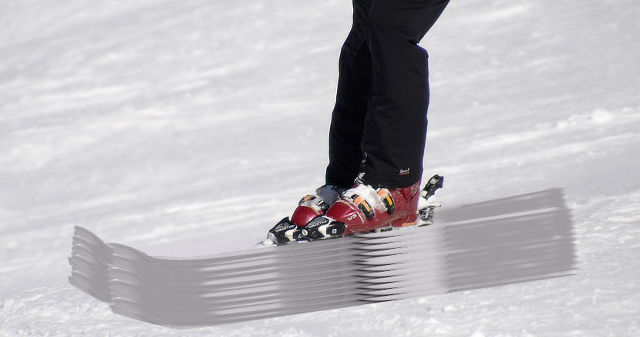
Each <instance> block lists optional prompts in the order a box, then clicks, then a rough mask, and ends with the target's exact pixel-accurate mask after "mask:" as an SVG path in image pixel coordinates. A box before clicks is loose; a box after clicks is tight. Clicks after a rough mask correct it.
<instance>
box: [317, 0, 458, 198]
mask: <svg viewBox="0 0 640 337" xmlns="http://www.w3.org/2000/svg"><path fill="white" fill-rule="evenodd" d="M448 2H449V0H353V26H352V27H351V31H350V32H349V35H348V37H347V39H346V41H345V42H344V45H343V46H342V50H341V52H340V64H339V78H338V93H337V95H336V104H335V107H334V109H333V113H332V118H331V127H330V130H329V166H328V167H327V171H326V183H327V184H333V185H338V186H343V187H350V186H351V185H352V184H353V181H354V179H355V178H356V177H357V176H358V174H359V173H364V175H363V180H364V182H365V183H366V184H369V185H373V186H374V187H405V186H410V185H412V184H414V183H415V182H417V181H418V180H419V179H420V178H421V177H422V161H423V156H424V149H425V141H426V135H427V107H428V105H429V83H428V67H427V59H428V57H429V56H428V54H427V51H426V50H424V49H423V48H421V47H420V46H418V42H420V40H421V39H422V37H424V35H425V34H426V33H427V31H428V30H429V29H430V28H431V26H432V25H433V24H434V23H435V21H436V19H437V18H438V17H439V16H440V14H441V13H442V11H443V10H444V8H445V7H446V5H447V4H448Z"/></svg>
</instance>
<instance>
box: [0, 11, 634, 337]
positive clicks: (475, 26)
mask: <svg viewBox="0 0 640 337" xmlns="http://www.w3.org/2000/svg"><path fill="white" fill-rule="evenodd" d="M350 17H351V12H350V2H349V1H335V0H322V1H320V0H308V1H294V0H271V1H261V0H256V1H251V2H238V1H231V0H218V1H204V0H185V1H179V2H176V1H159V0H155V1H152V0H134V1H127V2H119V1H99V2H96V1H88V0H68V1H64V2H60V1H52V0H28V1H23V0H21V1H18V0H7V1H3V2H2V4H0V60H2V61H1V62H0V261H2V264H1V265H0V275H1V277H0V335H1V336H43V335H44V336H83V335H91V336H94V335H111V336H148V335H154V336H172V335H175V336H178V335H179V336H184V335H188V336H204V335H216V336H370V337H375V336H409V335H412V336H474V337H480V336H487V337H488V336H527V337H530V336H638V335H640V319H638V317H640V284H639V281H638V280H639V279H640V176H639V174H638V172H640V161H639V160H638V159H637V157H638V155H639V154H640V153H639V152H638V147H639V146H640V133H639V132H638V129H639V128H640V98H639V96H638V93H639V92H640V79H639V77H638V74H640V62H639V61H638V60H640V44H638V43H637V41H638V38H639V36H638V32H639V31H640V4H638V3H637V1H633V0H608V1H593V0H588V1H577V0H567V1H551V0H539V1H535V2H532V1H525V0H492V1H479V0H468V1H458V2H456V1H453V2H452V3H451V4H450V5H449V8H447V10H446V11H445V13H444V14H443V16H442V18H441V20H440V21H439V22H438V23H437V24H436V25H435V26H434V28H433V29H432V31H431V32H430V33H429V34H428V36H427V38H426V39H425V40H424V41H423V42H422V45H423V46H425V47H426V48H427V49H428V50H429V53H430V73H431V87H432V104H431V107H430V113H429V134H428V143H427V152H426V157H425V165H426V172H425V176H428V175H430V174H432V173H440V174H443V175H445V176H446V179H447V184H446V186H445V189H444V190H442V193H441V194H440V195H439V197H440V201H441V202H443V203H444V204H449V205H451V204H454V203H455V204H459V203H465V202H473V201H480V200H485V199H492V198H497V197H502V196H506V195H512V194H518V193H525V192H529V191H533V190H541V189H545V188H551V187H564V188H565V192H566V194H567V202H568V204H569V206H570V207H571V208H572V212H573V216H574V220H575V223H576V236H577V239H578V242H577V248H578V258H579V260H580V269H579V271H578V273H577V274H576V275H575V276H572V277H566V278H559V279H552V280H544V281H537V282H529V283H523V284H514V285H508V286H502V287H495V288H488V289H480V290H474V291H468V292H460V293H451V294H448V295H444V296H430V297H422V298H415V299H412V300H405V301H399V302H392V303H385V304H375V305H366V306H359V307H352V308H346V309H337V310H329V311H325V312H321V313H317V314H303V315H296V316H290V317H282V318H274V319H267V320H259V321H253V322H248V323H243V324H232V325H226V326H218V327H211V328H202V329H190V330H173V329H168V328H164V327H159V326H154V325H150V324H146V323H142V322H138V321H135V320H131V319H128V318H124V317H121V316H117V315H114V314H113V313H111V311H110V310H109V308H108V306H107V305H105V304H104V303H102V302H98V301H96V300H94V299H92V298H90V297H89V296H87V295H85V294H83V293H81V292H80V291H78V290H76V289H75V288H73V287H71V286H70V285H69V284H68V283H67V281H66V276H67V274H68V272H69V266H68V264H67V260H66V258H67V256H68V254H69V252H70V246H71V235H72V231H73V226H74V225H81V226H84V227H87V228H89V229H91V230H92V231H94V232H96V233H97V234H99V235H100V236H101V237H103V238H105V239H107V240H108V241H117V242H122V243H125V244H128V245H132V246H134V247H136V248H138V249H141V250H143V251H146V252H148V253H150V254H154V255H163V256H192V255H210V254H213V253H216V252H221V251H230V250H236V249H238V248H245V247H249V246H251V245H253V244H255V243H256V242H258V241H260V240H262V239H264V235H265V232H266V230H267V229H268V228H269V227H270V226H271V225H272V224H273V223H275V222H276V221H278V220H279V219H280V218H281V217H283V216H285V215H288V214H289V213H290V212H291V209H292V208H293V207H294V205H295V204H296V202H297V201H298V200H299V198H300V197H301V196H302V195H304V194H306V193H308V192H310V191H312V190H313V189H314V188H316V187H317V186H319V185H320V184H321V183H322V180H323V179H322V177H323V171H324V167H325V165H326V163H327V158H326V151H327V145H326V143H327V141H326V136H327V129H328V125H329V117H330V111H331V108H332V105H333V98H334V96H335V84H336V76H337V59H338V53H339V49H340V45H341V42H342V40H343V39H344V37H345V36H346V34H347V31H348V29H349V25H350V22H349V20H350ZM425 178H426V177H425Z"/></svg>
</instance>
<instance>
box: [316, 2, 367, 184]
mask: <svg viewBox="0 0 640 337" xmlns="http://www.w3.org/2000/svg"><path fill="white" fill-rule="evenodd" d="M370 4H371V0H355V1H353V26H352V28H351V31H350V32H349V36H348V37H347V39H346V41H345V42H344V44H343V46H342V50H341V52H340V61H339V62H340V63H339V77H338V92H337V95H336V104H335V107H334V109H333V113H332V116H331V127H330V130H329V165H328V167H327V171H326V183H327V184H331V185H337V186H340V187H350V186H351V185H352V184H353V180H354V179H355V178H356V176H357V175H358V172H359V170H360V167H361V162H362V150H361V141H362V131H363V128H364V119H365V116H366V114H367V100H368V97H369V92H370V89H371V73H372V69H371V54H370V53H369V47H368V46H367V44H366V42H365V41H366V34H367V31H368V29H367V21H368V17H369V9H370Z"/></svg>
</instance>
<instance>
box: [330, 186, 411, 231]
mask: <svg viewBox="0 0 640 337" xmlns="http://www.w3.org/2000/svg"><path fill="white" fill-rule="evenodd" d="M419 199H420V181H418V182H416V183H415V184H413V185H411V186H408V187H401V188H389V189H387V188H378V189H374V188H373V187H371V186H369V185H365V184H358V185H356V186H355V187H353V188H351V189H349V190H347V191H345V192H344V193H343V196H342V197H341V198H340V199H339V200H338V201H336V203H335V204H333V206H331V208H329V210H328V211H327V213H326V214H325V217H326V218H329V219H331V220H333V221H335V222H342V223H344V224H345V229H344V233H343V235H349V234H352V233H361V232H368V231H372V230H376V229H380V228H385V227H389V228H391V227H404V226H412V225H414V224H415V223H416V218H417V216H418V201H419Z"/></svg>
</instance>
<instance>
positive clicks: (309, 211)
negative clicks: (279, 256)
mask: <svg viewBox="0 0 640 337" xmlns="http://www.w3.org/2000/svg"><path fill="white" fill-rule="evenodd" d="M343 191H344V189H343V188H340V187H338V186H335V185H323V186H321V187H319V188H318V189H316V194H310V195H306V196H305V197H303V198H302V199H300V202H298V207H296V209H295V210H294V211H293V214H292V215H291V219H289V218H288V217H286V218H283V219H282V220H280V222H278V223H277V224H276V225H275V226H274V227H273V228H271V229H270V230H269V232H268V234H267V241H271V244H276V245H280V244H285V243H289V242H291V241H308V240H315V239H317V238H320V237H321V236H325V235H331V233H335V235H342V232H340V231H339V230H338V229H337V228H336V226H332V228H327V226H323V224H322V223H321V221H316V222H314V223H311V222H312V220H314V219H315V218H318V217H319V216H322V215H324V214H325V213H326V212H327V210H329V207H331V206H332V205H333V204H334V203H335V202H336V200H338V198H339V197H340V194H341V193H342V192H343ZM303 227H304V230H303ZM338 227H339V226H338ZM303 233H304V236H303V235H302V234H303ZM323 233H324V234H323ZM338 233H339V234H338ZM265 243H266V244H269V242H266V241H265Z"/></svg>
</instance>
